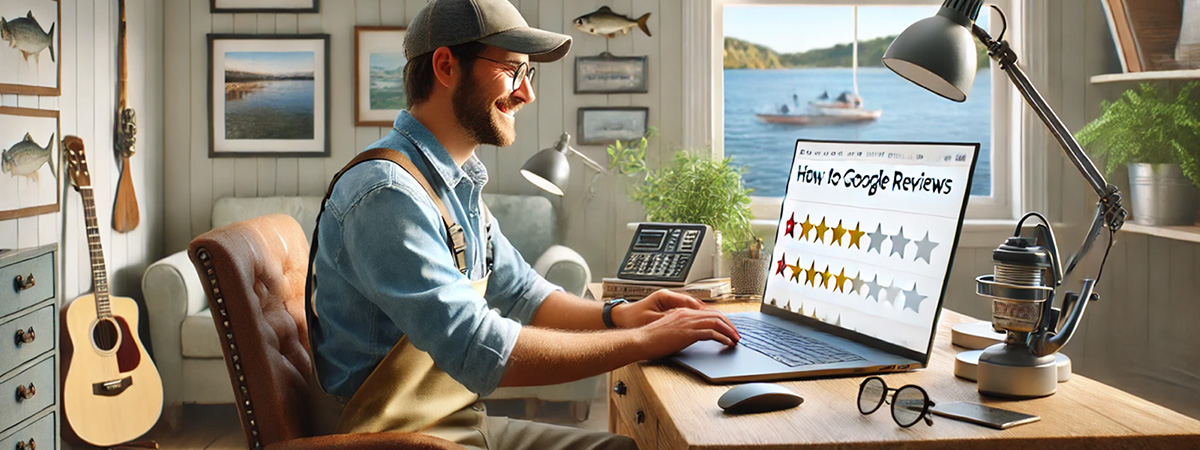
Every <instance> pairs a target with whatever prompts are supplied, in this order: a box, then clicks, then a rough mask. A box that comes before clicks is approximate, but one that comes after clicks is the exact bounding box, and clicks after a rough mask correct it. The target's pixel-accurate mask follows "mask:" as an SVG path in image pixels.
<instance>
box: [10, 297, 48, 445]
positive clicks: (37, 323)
mask: <svg viewBox="0 0 1200 450" xmlns="http://www.w3.org/2000/svg"><path fill="white" fill-rule="evenodd" d="M54 318H55V315H54V305H46V306H45V307H42V308H40V309H38V310H36V311H33V312H31V313H29V314H25V315H23V316H18V317H13V318H10V319H8V320H7V321H5V322H3V323H0V373H6V372H8V371H10V370H12V369H13V368H14V367H17V366H19V365H21V364H25V363H26V362H29V361H32V360H33V358H35V357H37V356H38V355H41V354H42V353H45V352H46V351H48V350H50V349H52V348H54V336H56V333H58V330H56V329H54V325H55V324H56V323H57V321H56V320H54ZM30 330H33V333H30ZM18 332H19V333H20V337H21V338H24V339H28V340H29V342H25V340H24V339H18V335H17V333H18ZM0 450H7V449H6V448H5V447H0Z"/></svg>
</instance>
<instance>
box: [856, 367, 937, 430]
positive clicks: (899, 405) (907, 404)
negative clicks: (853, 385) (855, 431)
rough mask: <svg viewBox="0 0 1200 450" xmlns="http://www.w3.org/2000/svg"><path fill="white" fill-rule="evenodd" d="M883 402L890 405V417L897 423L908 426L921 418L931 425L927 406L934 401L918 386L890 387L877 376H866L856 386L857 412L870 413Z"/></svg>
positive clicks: (930, 416) (931, 418) (931, 420)
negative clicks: (889, 397)
mask: <svg viewBox="0 0 1200 450" xmlns="http://www.w3.org/2000/svg"><path fill="white" fill-rule="evenodd" d="M889 393H891V394H892V396H891V400H890V401H889V400H888V395H887V394H889ZM884 402H887V403H890V404H891V405H892V419H893V420H895V421H896V424H897V425H900V426H902V427H904V428H908V427H911V426H913V425H916V424H917V422H919V421H920V420H921V419H922V418H924V419H925V424H927V425H930V426H932V425H933V416H932V415H931V414H930V413H929V408H932V407H933V404H934V403H933V401H932V400H930V399H929V394H926V393H925V390H924V389H921V387H920V386H917V385H915V384H910V385H906V386H904V387H901V388H900V389H892V388H889V387H887V384H885V383H884V382H883V378H879V377H871V378H867V379H866V380H863V382H862V384H861V385H859V386H858V412H861V413H863V414H864V415H865V414H871V413H873V412H875V411H877V410H879V407H880V406H882V405H883V403H884Z"/></svg>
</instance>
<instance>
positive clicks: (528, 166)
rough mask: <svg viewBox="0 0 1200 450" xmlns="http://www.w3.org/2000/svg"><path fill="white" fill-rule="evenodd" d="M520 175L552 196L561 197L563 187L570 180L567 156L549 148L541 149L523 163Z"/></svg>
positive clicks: (569, 166)
mask: <svg viewBox="0 0 1200 450" xmlns="http://www.w3.org/2000/svg"><path fill="white" fill-rule="evenodd" d="M521 175H522V176H524V177H525V179H526V180H529V182H530V183H533V185H534V186H537V187H539V188H541V189H542V190H543V191H546V192H549V193H551V194H554V195H563V189H562V188H563V187H564V186H566V185H567V180H568V179H570V178H571V164H570V163H568V162H567V155H566V154H565V153H564V152H560V151H558V149H557V148H554V147H551V148H547V149H543V150H542V151H539V152H537V153H536V154H534V155H533V157H532V158H529V160H528V161H525V165H524V166H521Z"/></svg>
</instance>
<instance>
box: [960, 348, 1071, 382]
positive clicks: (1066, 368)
mask: <svg viewBox="0 0 1200 450" xmlns="http://www.w3.org/2000/svg"><path fill="white" fill-rule="evenodd" d="M982 354H983V350H966V351H961V352H958V354H957V355H954V376H956V377H959V378H962V379H964V380H969V381H975V380H977V379H979V375H978V374H979V355H982ZM1054 362H1055V364H1056V365H1057V366H1058V382H1059V383H1065V382H1066V381H1067V380H1070V379H1071V358H1070V357H1068V356H1067V355H1064V354H1062V353H1055V354H1054Z"/></svg>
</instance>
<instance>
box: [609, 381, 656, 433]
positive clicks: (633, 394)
mask: <svg viewBox="0 0 1200 450" xmlns="http://www.w3.org/2000/svg"><path fill="white" fill-rule="evenodd" d="M609 383H610V386H609V388H610V389H609V393H608V396H609V398H610V399H611V401H610V402H609V405H610V407H612V408H614V409H615V410H616V413H617V414H616V417H618V421H619V423H618V424H617V427H616V432H617V434H623V435H626V436H629V437H631V438H633V440H635V441H637V443H638V448H639V449H641V450H655V449H656V448H657V444H658V418H657V417H655V415H654V414H651V412H650V408H649V406H648V402H647V401H646V396H645V394H643V393H642V389H641V385H640V384H638V383H637V382H636V381H634V380H633V379H632V377H631V376H630V373H629V371H628V370H627V369H625V368H620V369H617V370H614V371H613V372H612V375H611V377H610V378H609Z"/></svg>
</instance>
